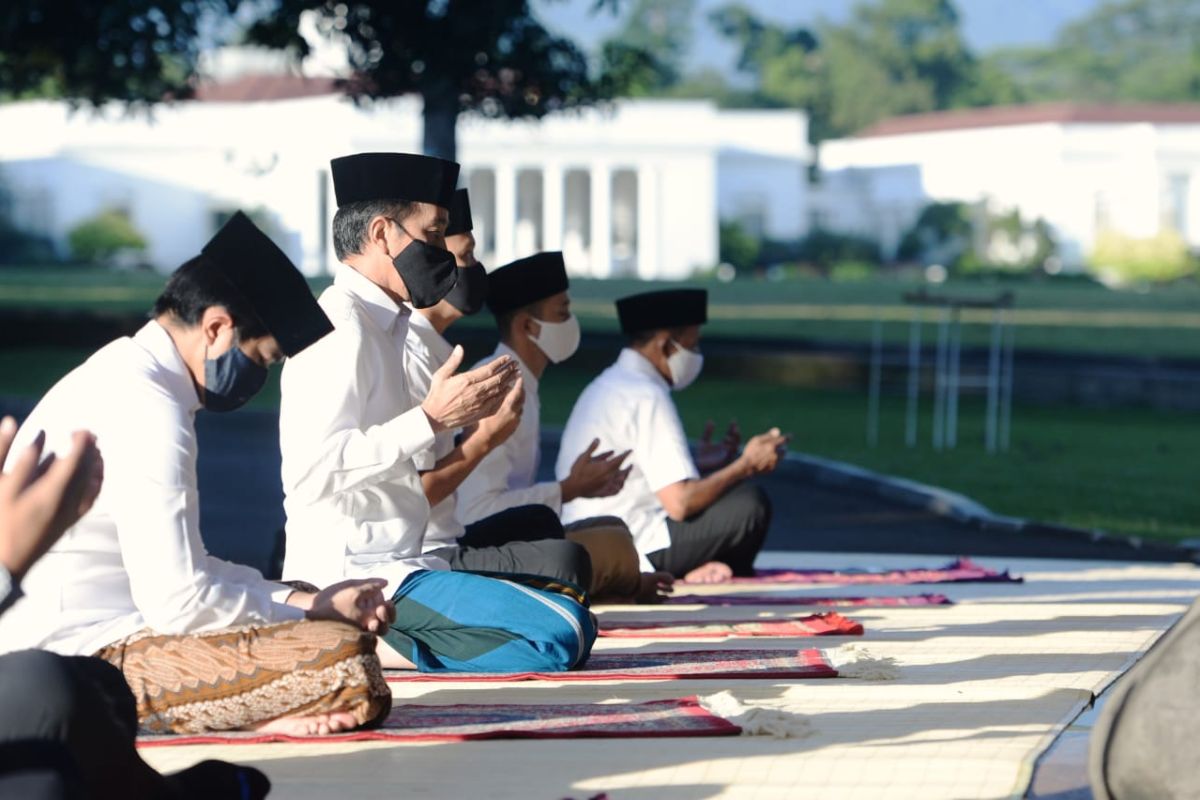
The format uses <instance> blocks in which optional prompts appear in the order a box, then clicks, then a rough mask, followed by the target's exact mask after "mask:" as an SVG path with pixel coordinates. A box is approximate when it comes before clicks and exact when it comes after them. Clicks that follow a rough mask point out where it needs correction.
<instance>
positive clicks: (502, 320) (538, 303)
mask: <svg viewBox="0 0 1200 800" xmlns="http://www.w3.org/2000/svg"><path fill="white" fill-rule="evenodd" d="M549 299H550V298H549V297H543V298H542V299H541V300H535V301H534V302H532V303H530V304H529V305H527V306H521V307H520V308H510V309H509V310H508V311H505V312H503V313H502V314H500V315H498V316H497V317H496V330H498V331H499V332H500V341H502V342H503V341H507V340H508V337H509V334H510V333H511V332H512V324H513V320H514V319H516V317H517V314H520V313H521V312H522V311H526V312H528V313H530V314H532V315H533V316H534V317H538V318H539V319H540V317H539V312H540V311H541V310H542V306H543V305H544V304H545V302H546V301H547V300H549Z"/></svg>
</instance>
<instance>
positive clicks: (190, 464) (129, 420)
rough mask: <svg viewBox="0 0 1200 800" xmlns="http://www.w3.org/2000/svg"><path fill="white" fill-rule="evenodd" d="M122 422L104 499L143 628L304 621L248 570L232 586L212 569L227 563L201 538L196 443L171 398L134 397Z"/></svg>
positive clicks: (108, 444)
mask: <svg viewBox="0 0 1200 800" xmlns="http://www.w3.org/2000/svg"><path fill="white" fill-rule="evenodd" d="M156 390H157V387H151V386H147V387H146V392H147V393H150V392H154V391H156ZM121 416H122V419H121V420H120V421H118V423H117V424H115V425H114V426H113V427H112V428H111V429H110V430H108V431H106V434H107V436H106V437H105V441H104V443H103V447H104V459H105V462H106V469H105V483H104V492H105V493H107V494H109V495H110V497H111V503H110V507H111V508H112V509H113V519H114V522H115V523H116V528H117V538H118V541H119V544H120V548H121V559H122V562H123V563H124V567H125V571H126V573H127V574H128V577H129V586H130V592H131V594H132V596H133V601H134V604H135V605H136V606H137V608H138V610H139V611H140V612H141V614H142V616H143V617H144V618H145V620H146V625H147V626H148V627H150V628H152V629H154V630H155V631H157V632H159V633H164V634H183V633H191V632H195V631H204V630H214V629H218V628H226V627H230V626H232V625H245V624H256V623H257V624H266V623H272V622H281V621H284V620H290V619H302V618H303V617H304V612H303V610H301V609H299V608H295V607H293V606H288V605H283V604H280V603H277V602H275V600H274V598H273V595H274V594H275V593H276V592H277V591H278V590H279V589H280V588H281V587H280V586H279V584H276V583H271V582H269V581H267V580H266V579H264V578H263V577H262V576H261V575H259V574H258V573H256V572H254V571H253V570H249V569H248V568H244V569H241V568H240V569H239V570H238V571H237V575H238V580H237V581H225V580H222V579H221V574H222V572H223V570H224V568H223V567H221V566H219V565H217V566H215V568H214V565H215V564H224V563H225V562H219V560H218V559H213V558H211V557H210V556H209V555H208V553H207V552H206V551H205V549H204V544H203V542H202V541H201V538H200V525H199V517H200V505H199V496H198V493H197V490H196V486H195V452H194V438H192V436H191V433H190V429H191V420H190V419H188V418H187V417H186V416H185V413H184V412H183V411H181V410H180V409H179V408H178V407H177V406H174V405H172V404H171V403H170V402H169V400H168V399H167V398H152V397H149V396H147V395H143V396H141V397H136V398H131V399H130V401H129V404H128V405H127V406H126V407H125V409H124V413H123V414H122V415H121ZM148 431H153V432H154V433H153V434H148V433H147V432H148ZM160 431H161V433H160ZM172 434H175V437H174V440H171V436H172ZM164 439H167V441H164ZM228 566H232V565H228ZM255 576H257V580H255V579H254V578H255Z"/></svg>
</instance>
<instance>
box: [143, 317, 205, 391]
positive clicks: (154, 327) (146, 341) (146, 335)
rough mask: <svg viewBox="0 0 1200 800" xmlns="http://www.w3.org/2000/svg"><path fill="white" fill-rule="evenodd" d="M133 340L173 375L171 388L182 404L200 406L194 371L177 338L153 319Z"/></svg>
mask: <svg viewBox="0 0 1200 800" xmlns="http://www.w3.org/2000/svg"><path fill="white" fill-rule="evenodd" d="M133 341H135V342H136V343H137V344H138V345H139V346H141V347H142V348H143V349H145V351H146V352H147V353H149V354H150V355H151V356H153V357H154V360H155V361H157V362H158V363H159V364H161V365H162V366H163V368H164V369H165V370H166V371H167V373H168V374H169V375H170V376H171V378H172V380H171V384H172V385H171V386H170V387H169V388H170V390H171V393H172V394H174V395H175V396H176V397H177V398H178V399H179V402H180V404H181V405H182V406H184V407H185V408H187V409H188V410H189V411H195V410H196V409H198V408H200V394H199V393H198V392H197V391H196V384H195V382H194V381H193V380H192V373H190V372H188V368H187V365H186V364H184V363H183V356H181V355H179V350H178V349H177V348H176V347H175V340H174V339H172V338H171V334H169V333H167V329H166V328H164V327H163V326H162V325H160V324H159V323H158V321H157V320H153V319H152V320H150V321H149V322H147V323H146V324H145V325H143V326H142V328H141V330H139V331H138V332H137V333H135V334H134V335H133Z"/></svg>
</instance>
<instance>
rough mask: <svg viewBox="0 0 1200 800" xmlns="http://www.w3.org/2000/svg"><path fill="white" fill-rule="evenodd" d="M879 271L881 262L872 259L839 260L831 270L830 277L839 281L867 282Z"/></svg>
mask: <svg viewBox="0 0 1200 800" xmlns="http://www.w3.org/2000/svg"><path fill="white" fill-rule="evenodd" d="M878 272H879V264H878V263H874V262H870V261H839V262H838V263H836V264H834V265H833V268H832V269H830V270H829V279H830V280H831V281H836V282H838V283H865V282H866V281H869V280H871V279H872V278H874V277H875V275H876V274H877V273H878Z"/></svg>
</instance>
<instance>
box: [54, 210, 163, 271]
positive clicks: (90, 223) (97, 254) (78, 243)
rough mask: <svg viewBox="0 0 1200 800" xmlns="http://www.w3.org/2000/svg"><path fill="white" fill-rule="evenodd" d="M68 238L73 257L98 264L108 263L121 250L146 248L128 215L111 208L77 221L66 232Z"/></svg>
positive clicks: (138, 250)
mask: <svg viewBox="0 0 1200 800" xmlns="http://www.w3.org/2000/svg"><path fill="white" fill-rule="evenodd" d="M67 241H68V242H69V243H70V245H71V255H72V256H74V258H75V259H76V260H78V261H84V262H88V263H97V264H103V263H107V262H109V261H111V260H112V259H113V258H114V257H116V256H117V255H118V254H120V253H123V252H127V251H130V252H142V251H143V250H145V249H146V240H145V238H143V236H142V235H141V234H140V233H138V230H137V228H135V227H133V223H132V222H130V220H129V217H128V215H126V214H124V213H123V212H121V211H116V210H113V209H110V210H107V211H102V212H100V213H99V214H97V215H96V216H94V217H91V218H90V219H86V220H84V221H83V222H81V223H79V224H78V225H76V226H75V227H74V228H72V229H71V230H70V232H69V233H68V234H67Z"/></svg>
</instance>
